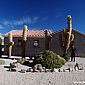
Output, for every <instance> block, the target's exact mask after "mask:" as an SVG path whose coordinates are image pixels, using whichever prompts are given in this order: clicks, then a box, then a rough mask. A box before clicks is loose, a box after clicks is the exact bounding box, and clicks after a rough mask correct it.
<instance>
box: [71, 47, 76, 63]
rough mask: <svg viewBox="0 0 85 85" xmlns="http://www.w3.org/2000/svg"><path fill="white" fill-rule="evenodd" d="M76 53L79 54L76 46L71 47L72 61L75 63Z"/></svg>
mask: <svg viewBox="0 0 85 85" xmlns="http://www.w3.org/2000/svg"><path fill="white" fill-rule="evenodd" d="M75 52H77V50H76V48H75V47H74V45H73V46H72V47H71V61H74V62H75Z"/></svg>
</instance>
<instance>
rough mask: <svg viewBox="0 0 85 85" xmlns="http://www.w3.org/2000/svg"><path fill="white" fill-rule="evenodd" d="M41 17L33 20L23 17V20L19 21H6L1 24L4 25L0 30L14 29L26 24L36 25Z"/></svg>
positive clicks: (0, 26)
mask: <svg viewBox="0 0 85 85" xmlns="http://www.w3.org/2000/svg"><path fill="white" fill-rule="evenodd" d="M38 19H39V17H38V16H35V17H33V18H30V17H29V16H28V17H23V18H22V19H19V20H13V21H8V20H4V21H3V22H1V24H2V25H0V29H3V28H4V27H14V26H20V25H24V24H34V23H37V22H38Z"/></svg>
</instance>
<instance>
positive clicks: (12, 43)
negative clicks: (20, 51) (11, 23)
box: [7, 33, 14, 58]
mask: <svg viewBox="0 0 85 85" xmlns="http://www.w3.org/2000/svg"><path fill="white" fill-rule="evenodd" d="M12 39H13V37H12V33H9V34H8V43H7V47H8V58H10V57H11V54H12V46H13V45H14V42H13V40H12Z"/></svg>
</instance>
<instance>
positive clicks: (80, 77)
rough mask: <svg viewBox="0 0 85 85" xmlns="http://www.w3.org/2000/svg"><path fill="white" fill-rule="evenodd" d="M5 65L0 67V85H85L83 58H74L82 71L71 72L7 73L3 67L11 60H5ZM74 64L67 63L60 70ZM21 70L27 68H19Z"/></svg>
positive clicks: (84, 59) (84, 63)
mask: <svg viewBox="0 0 85 85" xmlns="http://www.w3.org/2000/svg"><path fill="white" fill-rule="evenodd" d="M5 61H6V64H5V65H0V85H85V58H76V62H78V63H79V64H80V65H83V67H84V70H78V71H72V72H53V73H51V72H47V73H45V72H41V73H40V72H36V73H32V72H26V73H20V72H18V71H17V72H9V71H7V69H5V68H4V66H6V65H9V63H10V62H13V61H12V60H10V59H9V60H8V59H5ZM74 64H75V62H70V61H69V62H68V63H66V64H65V65H64V66H63V67H62V68H68V67H69V66H73V65H74ZM19 68H20V69H21V68H27V67H26V66H25V67H24V66H21V67H19Z"/></svg>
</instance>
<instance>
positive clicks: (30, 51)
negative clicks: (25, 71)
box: [4, 37, 45, 56]
mask: <svg viewBox="0 0 85 85" xmlns="http://www.w3.org/2000/svg"><path fill="white" fill-rule="evenodd" d="M18 39H20V37H13V41H14V45H13V49H12V55H21V48H20V47H19V46H18ZM34 40H39V46H38V47H34V46H33V42H34ZM7 41H8V38H7V37H5V38H4V43H5V44H6V42H7ZM44 50H45V39H44V38H32V37H29V38H28V39H27V43H26V56H35V55H36V54H38V53H39V52H42V51H44ZM4 54H7V49H6V48H5V50H4Z"/></svg>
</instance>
